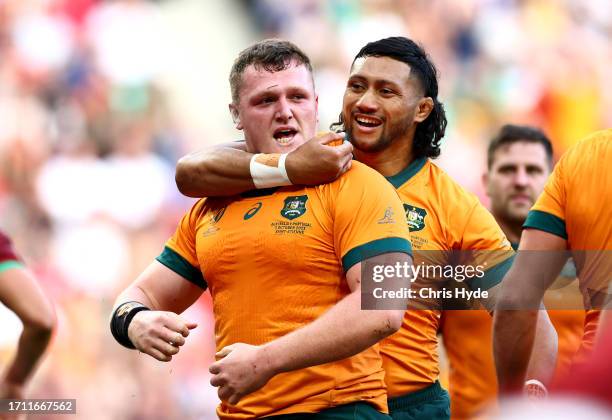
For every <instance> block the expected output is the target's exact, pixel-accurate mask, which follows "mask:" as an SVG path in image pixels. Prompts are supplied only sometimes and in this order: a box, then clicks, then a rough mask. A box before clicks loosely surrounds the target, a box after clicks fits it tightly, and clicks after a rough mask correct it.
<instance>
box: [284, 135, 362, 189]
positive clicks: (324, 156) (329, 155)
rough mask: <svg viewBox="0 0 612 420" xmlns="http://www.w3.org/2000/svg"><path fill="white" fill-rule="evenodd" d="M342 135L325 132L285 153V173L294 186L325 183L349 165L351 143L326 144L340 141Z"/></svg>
mask: <svg viewBox="0 0 612 420" xmlns="http://www.w3.org/2000/svg"><path fill="white" fill-rule="evenodd" d="M343 138H344V134H336V133H331V132H330V133H325V134H323V135H318V136H315V137H313V138H312V139H310V140H308V141H307V142H306V143H304V144H302V145H301V146H300V147H298V148H297V149H295V150H294V151H293V152H291V153H289V154H288V155H287V159H286V160H285V168H286V169H287V175H288V176H289V179H290V180H291V182H292V183H293V184H296V185H319V184H326V183H328V182H331V181H333V180H335V179H336V178H338V177H339V176H340V175H342V174H343V173H345V172H346V171H348V170H349V169H350V168H351V162H352V159H353V146H352V145H351V143H349V142H347V141H345V142H344V143H342V144H340V145H339V146H330V145H329V143H332V142H334V141H336V142H337V141H338V140H342V139H343Z"/></svg>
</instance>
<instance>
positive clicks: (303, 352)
mask: <svg viewBox="0 0 612 420" xmlns="http://www.w3.org/2000/svg"><path fill="white" fill-rule="evenodd" d="M398 261H399V262H400V263H401V264H403V263H404V262H405V261H407V262H409V263H411V262H412V259H411V258H410V256H409V255H407V254H403V253H389V254H383V255H380V256H378V257H373V258H370V259H368V260H366V262H367V263H368V264H372V263H374V264H388V265H394V264H395V263H396V262H398ZM346 278H347V282H348V284H349V287H350V290H351V293H350V294H349V295H347V296H345V297H344V298H343V299H342V300H340V301H339V302H338V303H337V304H336V305H334V306H333V307H332V308H331V309H330V310H328V311H327V312H326V313H324V314H323V315H322V316H321V317H319V318H318V319H316V320H315V321H313V322H312V323H310V324H308V325H306V326H304V327H303V328H300V329H298V330H295V331H293V332H291V333H289V334H287V335H285V336H283V337H280V338H278V339H276V340H273V341H271V342H269V343H267V344H265V345H263V346H249V345H246V344H235V345H232V346H228V347H226V348H225V349H222V350H221V352H219V354H218V356H219V357H223V358H222V359H221V360H219V361H218V362H216V363H214V364H213V365H211V367H210V372H211V373H213V374H215V375H216V376H215V377H214V378H213V379H212V380H211V384H212V385H214V386H220V387H221V388H220V390H219V397H220V398H222V399H224V400H225V399H227V400H228V401H229V402H230V403H232V404H235V403H236V402H238V400H239V399H240V398H242V397H243V396H244V395H247V394H249V393H251V392H253V391H255V390H257V389H259V388H260V387H261V386H263V385H265V383H266V382H267V381H268V380H269V379H270V378H271V377H273V376H274V375H277V374H279V373H281V372H288V371H292V370H297V369H302V368H306V367H309V366H315V365H320V364H324V363H328V362H332V361H336V360H341V359H344V358H347V357H350V356H353V355H355V354H357V353H359V352H361V351H363V350H365V349H367V348H368V347H371V346H372V345H374V344H376V343H377V342H378V341H380V340H382V339H383V338H385V337H387V336H389V335H391V334H393V333H394V332H396V331H397V330H399V328H400V327H401V325H402V320H403V316H404V312H405V311H404V310H370V311H368V310H362V309H361V264H356V265H354V266H353V267H351V268H350V269H349V270H348V272H347V274H346ZM406 287H409V283H408V282H407V284H406ZM406 304H407V302H406ZM232 364H233V366H232ZM236 367H239V368H241V370H240V371H238V370H236V369H235V368H236ZM244 378H254V380H253V381H252V382H250V383H249V384H248V385H244V384H242V383H240V380H244ZM236 379H238V380H236Z"/></svg>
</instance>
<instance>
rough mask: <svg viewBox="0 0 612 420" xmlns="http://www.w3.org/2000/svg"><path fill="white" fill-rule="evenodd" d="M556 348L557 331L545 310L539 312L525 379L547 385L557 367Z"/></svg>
mask: <svg viewBox="0 0 612 420" xmlns="http://www.w3.org/2000/svg"><path fill="white" fill-rule="evenodd" d="M557 347H558V337H557V331H556V330H555V327H554V326H553V324H552V322H550V318H549V317H548V313H547V312H546V310H544V309H543V310H540V311H539V313H538V321H537V325H536V331H535V337H534V342H533V350H532V351H531V358H530V360H529V365H528V367H527V373H526V377H525V379H537V380H538V381H540V382H542V383H543V384H545V385H546V384H549V383H550V381H551V380H552V378H553V376H554V373H555V367H556V365H557Z"/></svg>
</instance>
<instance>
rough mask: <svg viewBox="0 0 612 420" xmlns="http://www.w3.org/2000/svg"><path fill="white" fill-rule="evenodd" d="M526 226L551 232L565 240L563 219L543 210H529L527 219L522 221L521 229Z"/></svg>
mask: <svg viewBox="0 0 612 420" xmlns="http://www.w3.org/2000/svg"><path fill="white" fill-rule="evenodd" d="M526 228H529V229H537V230H541V231H544V232H548V233H552V234H553V235H557V236H560V237H561V238H563V239H566V240H567V230H566V229H565V220H563V219H561V218H560V217H557V216H555V215H554V214H550V213H546V212H544V211H540V210H531V211H530V212H529V214H528V215H527V220H525V223H523V229H526Z"/></svg>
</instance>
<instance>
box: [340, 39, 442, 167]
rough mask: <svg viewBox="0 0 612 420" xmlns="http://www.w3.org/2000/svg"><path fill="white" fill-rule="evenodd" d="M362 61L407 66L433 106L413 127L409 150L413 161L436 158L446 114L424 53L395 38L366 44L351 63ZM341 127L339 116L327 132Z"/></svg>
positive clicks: (435, 72)
mask: <svg viewBox="0 0 612 420" xmlns="http://www.w3.org/2000/svg"><path fill="white" fill-rule="evenodd" d="M362 57H390V58H393V59H394V60H398V61H401V62H403V63H406V64H408V65H409V66H410V69H411V75H412V74H414V76H415V77H416V78H417V80H418V81H419V83H420V84H421V87H422V89H423V91H424V95H425V96H426V97H430V98H431V99H432V100H433V103H434V107H433V109H432V111H431V113H430V114H429V116H428V117H427V118H426V119H425V120H424V121H423V122H421V123H419V124H418V125H417V127H416V132H415V135H414V143H413V146H412V153H413V158H414V159H419V158H423V157H429V158H437V157H438V156H440V142H441V141H442V138H443V137H444V132H445V130H446V124H447V121H446V113H445V112H444V106H443V105H442V103H441V102H440V101H439V100H438V71H437V69H436V66H434V64H433V63H432V62H431V60H430V59H429V57H428V56H427V54H426V53H425V50H424V49H423V48H422V47H420V46H419V45H417V44H416V43H415V42H414V41H412V40H410V39H408V38H405V37H401V36H395V37H391V38H385V39H381V40H378V41H374V42H370V43H368V44H367V45H366V46H365V47H363V48H362V49H361V51H359V52H358V53H357V55H356V56H355V59H354V60H353V63H355V60H357V59H358V58H362ZM343 126H344V121H343V118H342V114H340V121H339V122H336V123H333V124H332V125H331V127H330V129H331V130H333V131H339V130H343Z"/></svg>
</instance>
